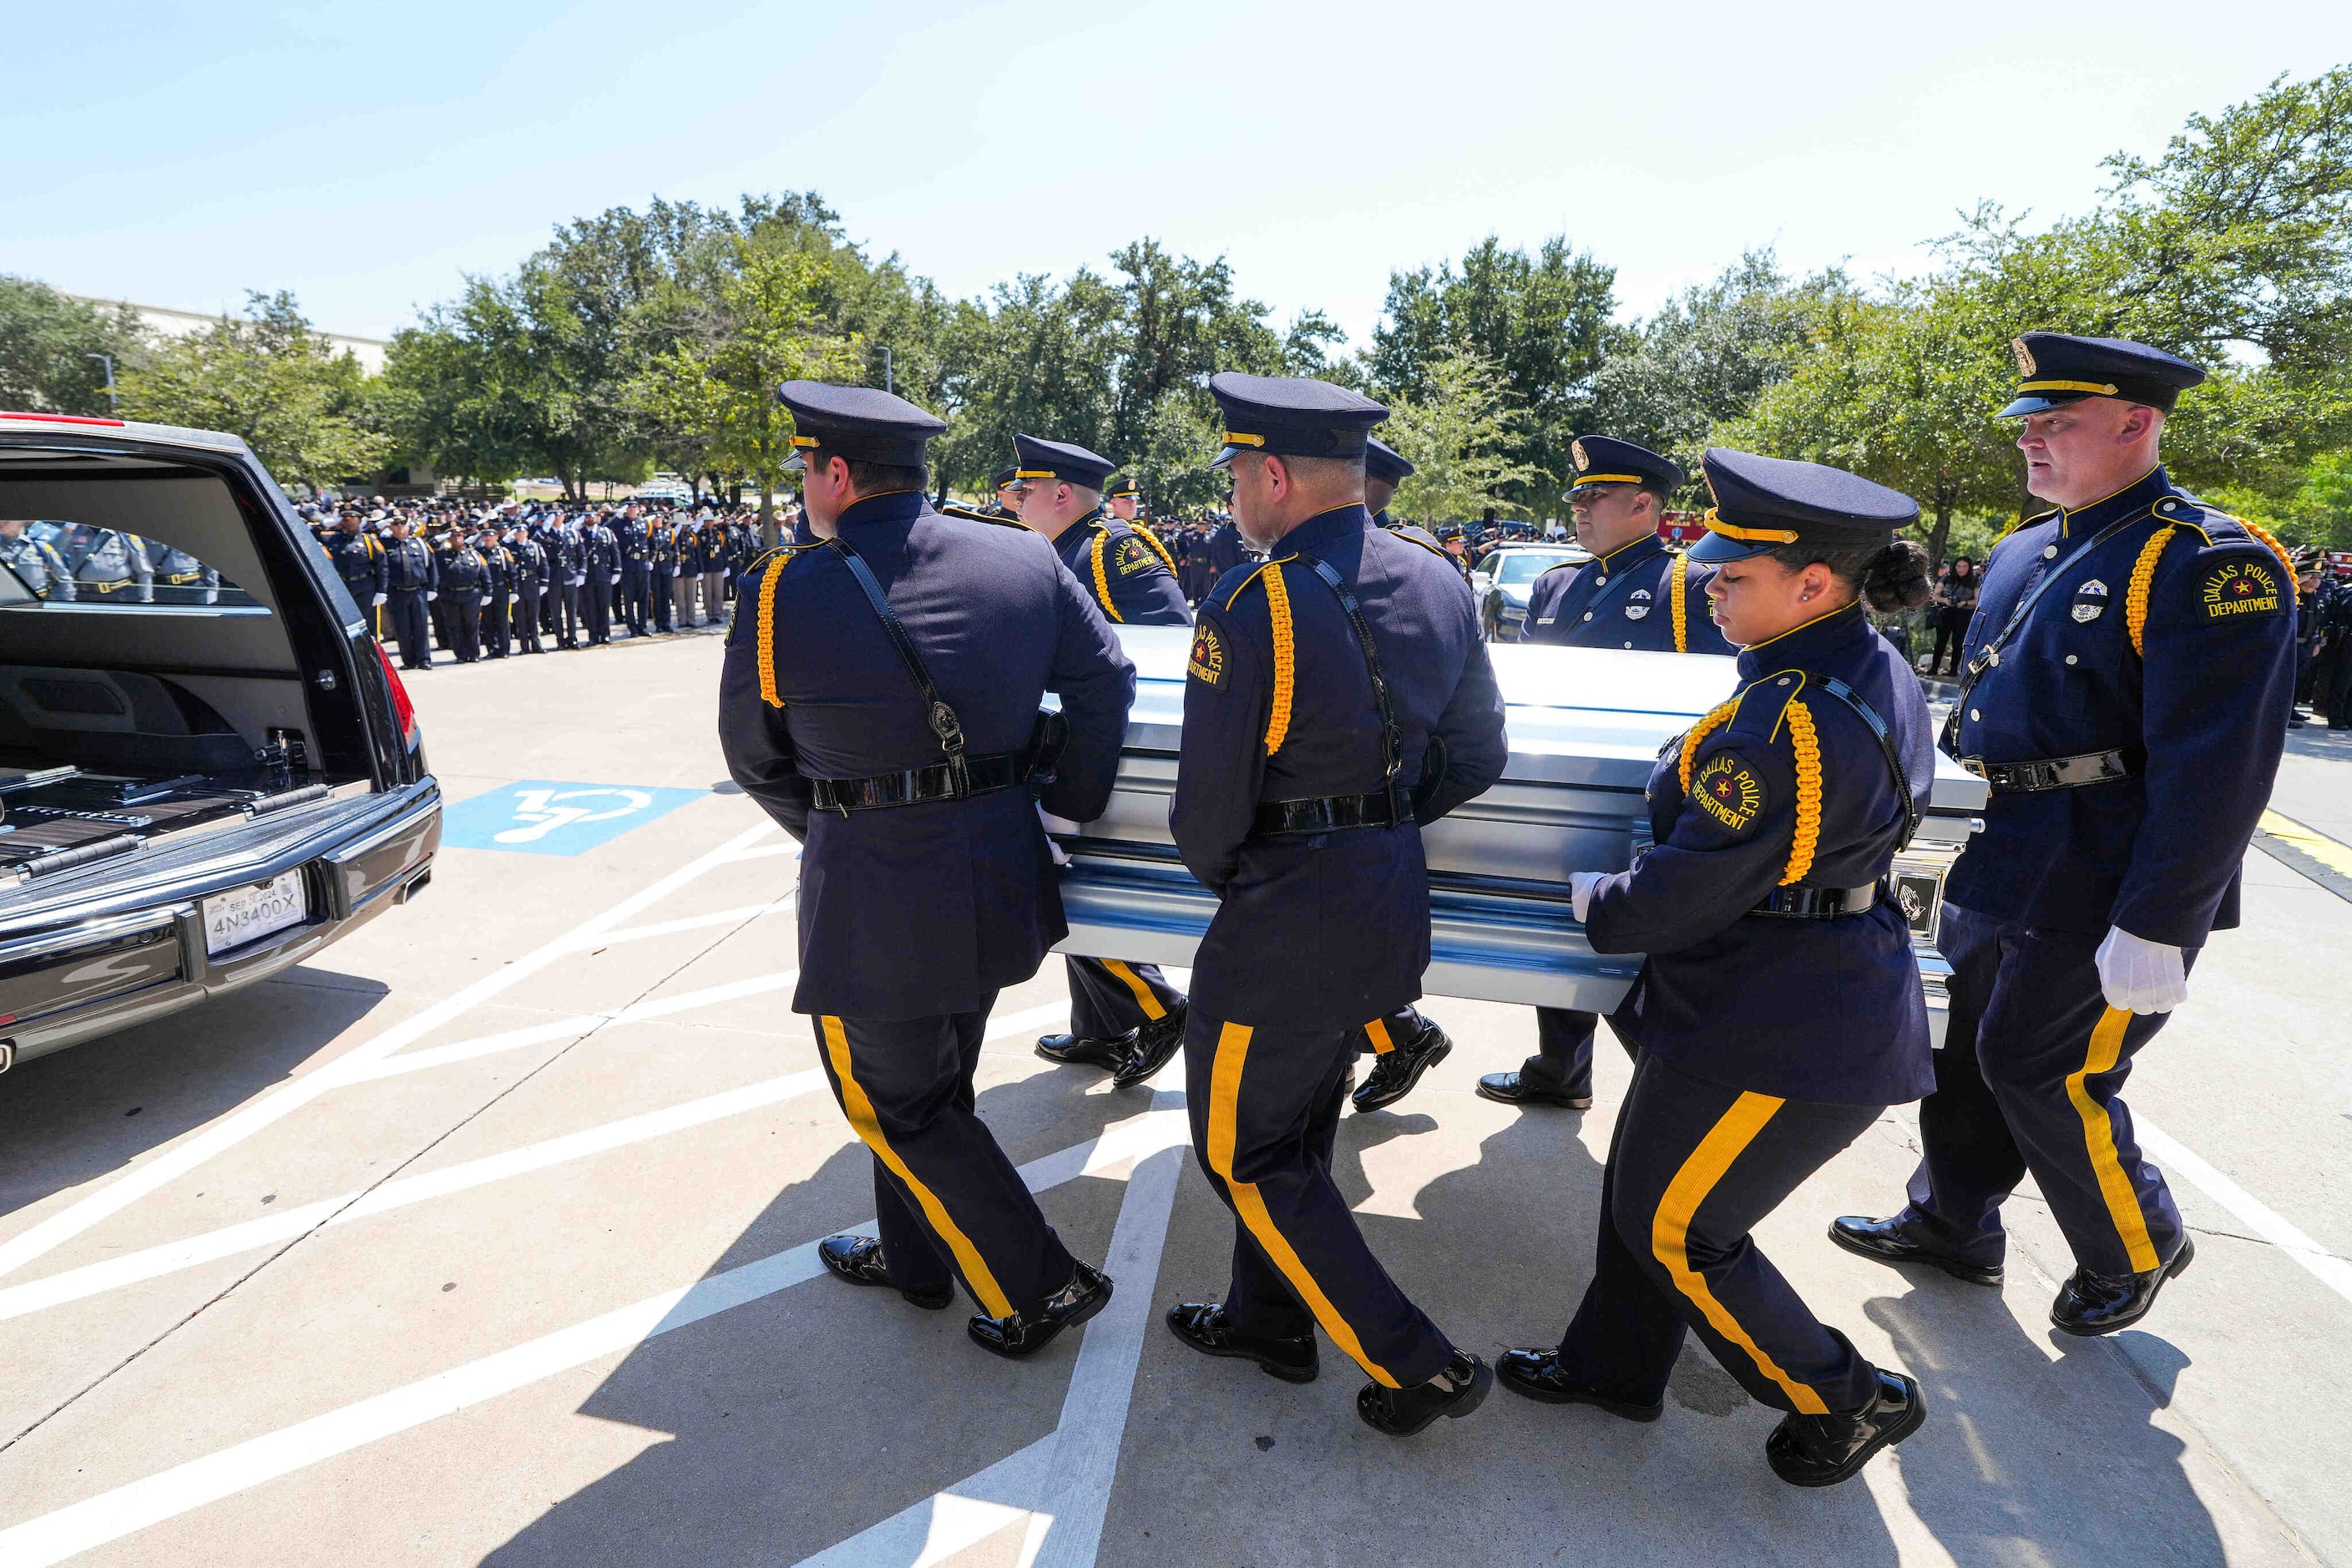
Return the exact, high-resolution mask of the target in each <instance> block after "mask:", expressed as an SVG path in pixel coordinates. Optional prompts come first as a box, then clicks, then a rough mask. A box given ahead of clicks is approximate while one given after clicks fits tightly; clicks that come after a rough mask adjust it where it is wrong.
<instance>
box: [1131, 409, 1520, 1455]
mask: <svg viewBox="0 0 2352 1568" xmlns="http://www.w3.org/2000/svg"><path fill="white" fill-rule="evenodd" d="M1209 390H1210V391H1211V392H1212V393H1213V395H1215V397H1216V399H1217V402H1218V404H1219V405H1220V407H1221V408H1222V410H1223V414H1224V417H1225V421H1226V434H1225V447H1224V449H1223V452H1222V453H1221V454H1220V455H1219V457H1218V458H1217V462H1218V464H1219V465H1220V466H1223V465H1227V464H1230V465H1231V467H1232V469H1233V484H1234V515H1235V516H1236V517H1237V518H1239V519H1240V520H1241V521H1242V523H1243V525H1244V528H1245V529H1246V530H1247V532H1248V534H1249V536H1250V538H1251V539H1252V541H1253V542H1256V543H1261V544H1264V545H1266V546H1268V547H1270V549H1271V552H1272V554H1271V559H1270V560H1269V561H1267V562H1266V563H1265V564H1263V565H1260V566H1244V567H1241V568H1238V569H1236V570H1234V571H1233V572H1230V573H1228V574H1226V575H1225V577H1224V579H1223V581H1222V582H1220V583H1219V584H1217V586H1216V588H1215V590H1214V591H1213V593H1212V594H1211V595H1210V597H1209V598H1208V600H1207V601H1206V602H1204V603H1203V604H1202V606H1201V613H1200V619H1199V621H1198V623H1197V625H1196V626H1195V627H1194V630H1193V634H1192V655H1191V658H1190V659H1189V661H1188V664H1187V673H1186V680H1185V684H1184V738H1183V752H1182V755H1181V759H1180V761H1179V763H1178V768H1177V780H1176V795H1175V800H1174V803H1173V805H1172V806H1171V812H1170V827H1171V830H1172V831H1173V834H1174V837H1175V839H1176V847H1177V848H1178V850H1179V851H1180V852H1181V854H1182V856H1183V858H1184V863H1185V865H1186V866H1188V867H1190V868H1191V869H1192V874H1193V875H1194V876H1195V877H1197V878H1199V879H1200V880H1201V882H1202V885H1203V886H1205V887H1207V888H1208V889H1209V890H1210V891H1211V892H1213V893H1214V894H1216V895H1217V899H1218V907H1217V912H1216V914H1215V916H1214V917H1213V919H1212V920H1211V921H1210V924H1209V930H1208V933H1207V935H1206V936H1205V937H1203V938H1202V942H1201V946H1200V952H1199V956H1198V958H1197V959H1196V960H1195V964H1194V968H1193V971H1192V1013H1191V1017H1190V1019H1189V1021H1188V1023H1187V1026H1186V1028H1185V1034H1184V1068H1185V1072H1184V1079H1185V1096H1186V1100H1187V1104H1188V1105H1189V1107H1190V1114H1191V1118H1192V1146H1193V1149H1194V1151H1195V1152H1196V1153H1197V1155H1198V1156H1199V1159H1200V1163H1201V1166H1202V1170H1203V1171H1205V1172H1206V1173H1208V1176H1209V1179H1210V1183H1211V1184H1212V1186H1213V1187H1214V1189H1215V1190H1216V1193H1217V1194H1218V1196H1219V1197H1220V1198H1222V1199H1223V1201H1224V1202H1225V1204H1226V1205H1227V1206H1228V1207H1230V1208H1231V1209H1232V1210H1233V1212H1234V1220H1235V1229H1234V1255H1233V1277H1232V1283H1231V1285H1230V1287H1229V1288H1228V1289H1227V1291H1226V1294H1225V1299H1224V1300H1223V1301H1222V1302H1186V1303H1182V1304H1180V1305H1178V1306H1176V1307H1174V1308H1172V1309H1171V1310H1170V1311H1169V1313H1168V1319H1167V1321H1168V1326H1169V1328H1170V1330H1171V1331H1173V1332H1174V1333H1175V1335H1176V1336H1177V1338H1179V1339H1180V1340H1181V1341H1183V1342H1185V1343H1186V1344H1189V1345H1191V1346H1192V1348H1194V1349H1195V1350H1199V1351H1201V1352H1203V1353H1206V1354H1209V1355H1219V1356H1235V1357H1240V1358H1242V1359H1244V1360H1248V1361H1253V1362H1255V1363H1257V1364H1258V1365H1259V1366H1261V1367H1262V1368H1264V1369H1265V1371H1266V1372H1268V1373H1272V1374H1273V1375H1275V1376H1276V1377H1280V1378H1284V1379H1286V1380H1288V1381H1291V1382H1294V1383H1305V1382H1307V1381H1308V1380H1310V1379H1311V1378H1313V1377H1314V1376H1315V1375H1316V1373H1317V1370H1318V1359H1317V1353H1316V1344H1315V1329H1316V1327H1317V1325H1318V1324H1320V1325H1321V1327H1322V1329H1323V1331H1324V1332H1326V1333H1327V1334H1328V1335H1329V1336H1330V1337H1331V1340H1332V1342H1334V1343H1335V1344H1337V1345H1338V1346H1339V1348H1340V1349H1341V1350H1342V1351H1344V1352H1346V1353H1347V1354H1348V1355H1349V1358H1350V1359H1352V1360H1354V1361H1355V1362H1356V1363H1358V1364H1359V1365H1360V1366H1362V1367H1363V1369H1364V1370H1365V1372H1366V1373H1370V1377H1371V1380H1372V1381H1371V1382H1370V1383H1369V1384H1366V1385H1365V1387H1364V1388H1363V1390H1362V1392H1361V1393H1360V1394H1359V1395H1358V1397H1357V1402H1356V1408H1357V1413H1358V1415H1360V1416H1361V1417H1362V1418H1363V1420H1364V1421H1365V1422H1366V1423H1367V1424H1369V1425H1370V1426H1373V1427H1375V1428H1377V1429H1378V1430H1380V1431H1382V1432H1386V1433H1390V1434H1392V1435H1396V1436H1403V1435H1405V1434H1409V1433H1412V1432H1417V1431H1419V1430H1421V1429H1422V1428H1423V1427H1424V1426H1428V1425H1429V1424H1430V1422H1432V1421H1433V1420H1435V1419H1436V1418H1437V1417H1438V1416H1439V1415H1450V1416H1460V1415H1467V1414H1469V1412H1470V1411H1471V1410H1473V1409H1475V1407H1476V1406H1477V1405H1478V1403H1479V1402H1480V1401H1481V1400H1482V1399H1484V1398H1485V1397H1486V1392H1487V1390H1488V1389H1489V1388H1490V1387H1491V1386H1492V1385H1493V1380H1494V1374H1493V1373H1492V1372H1491V1371H1490V1370H1489V1369H1488V1368H1487V1366H1486V1363H1484V1362H1482V1361H1480V1360H1479V1359H1478V1358H1477V1357H1476V1356H1474V1355H1471V1354H1469V1353H1468V1352H1463V1351H1457V1350H1456V1349H1455V1348H1454V1345H1453V1343H1452V1342H1450V1341H1448V1340H1447V1339H1446V1337H1445V1335H1444V1334H1443V1333H1442V1332H1440V1331H1438V1329H1437V1327H1436V1325H1434V1324H1433V1323H1432V1322H1431V1321H1429V1319H1428V1318H1427V1317H1425V1316H1424V1315H1423V1313H1422V1311H1421V1310H1420V1309H1419V1308H1417V1307H1415V1306H1414V1305H1413V1304H1412V1301H1410V1300H1407V1299H1406V1297H1405V1295H1404V1293H1403V1292H1402V1290H1400V1289H1398V1288H1397V1286H1396V1284H1395V1282H1394V1281H1393V1280H1391V1279H1390V1278H1389V1276H1388V1273H1387V1271H1386V1270H1385V1269H1383V1268H1381V1264H1380V1261H1379V1259H1377V1258H1374V1257H1373V1256H1372V1251H1371V1248H1370V1247H1369V1246H1368V1245H1367V1244H1366V1243H1365V1240H1364V1237H1363V1233H1362V1232H1361V1231H1360V1230H1359V1229H1358V1228H1357V1226H1356V1221H1355V1216H1354V1215H1352V1214H1350V1213H1349V1207H1348V1201H1347V1199H1346V1198H1345V1197H1344V1196H1342V1195H1341V1194H1340V1192H1339V1188H1338V1186H1337V1185H1336V1184H1334V1183H1333V1181H1332V1179H1331V1170H1330V1162H1331V1149H1332V1143H1333V1140H1334V1138H1335V1136H1336V1134H1337V1131H1338V1127H1339V1111H1340V1106H1341V1102H1342V1101H1343V1100H1345V1098H1346V1096H1347V1091H1348V1086H1349V1080H1350V1079H1351V1078H1352V1076H1353V1069H1354V1062H1355V1057H1356V1052H1357V1040H1358V1031H1359V1030H1360V1028H1361V1027H1362V1026H1363V1021H1364V1020H1365V1019H1367V1018H1379V1017H1383V1016H1388V1015H1390V1014H1392V1013H1394V1012H1396V1011H1397V1010H1398V1009H1399V1008H1401V1007H1402V1006H1403V1005H1405V1004H1406V1003H1408V1002H1410V1001H1412V999H1413V998H1414V997H1416V996H1418V995H1419V994H1420V992H1421V973H1422V971H1423V969H1424V968H1426V967H1427V965H1428V963H1429V871H1428V866H1427V864H1426V862H1425V861H1424V859H1423V854H1422V845H1421V826H1420V825H1421V824H1423V823H1428V822H1433V821H1435V820H1436V819H1437V818H1439V817H1440V816H1444V814H1445V813H1446V812H1448V811H1449V810H1451V809H1453V807H1454V806H1455V805H1459V804H1461V803H1462V802H1463V801H1465V800H1468V799H1470V798H1471V797H1472V796H1474V795H1478V794H1479V793H1480V792H1482V791H1484V790H1485V789H1486V787H1487V786H1488V785H1489V784H1493V783H1494V781H1495V780H1496V778H1497V777H1499V776H1500V775H1501V773H1502V771H1503V763H1504V760H1505V757H1506V755H1507V746H1506V743H1505V741H1504V737H1503V702H1502V697H1501V694H1500V692H1499V691H1498V690H1497V689H1496V684H1495V677H1494V671H1493V669H1492V668H1490V667H1489V666H1488V664H1487V661H1486V647H1485V645H1484V644H1482V643H1481V642H1480V641H1479V640H1478V627H1477V617H1476V616H1475V614H1474V612H1473V610H1472V608H1471V604H1470V600H1469V597H1468V596H1467V595H1465V594H1464V593H1463V592H1462V589H1461V585H1460V584H1459V583H1458V582H1456V581H1454V578H1453V574H1452V573H1451V572H1450V571H1449V570H1448V569H1447V568H1446V566H1445V563H1444V562H1442V561H1439V560H1437V559H1436V558H1435V557H1433V556H1432V555H1431V554H1430V553H1429V552H1427V551H1426V550H1423V548H1421V546H1419V545H1417V544H1413V543H1411V542H1407V541H1405V540H1402V539H1398V538H1396V537H1394V536H1393V535H1391V534H1389V533H1386V532H1383V531H1381V530H1379V529H1376V528H1374V527H1372V526H1371V517H1370V513H1369V512H1368V511H1366V510H1365V508H1364V504H1363V497H1364V490H1363V472H1364V470H1363V460H1364V440H1365V437H1366V436H1367V435H1368V434H1369V433H1370V429H1371V426H1373V425H1374V424H1375V423H1377V422H1378V421H1379V420H1381V418H1383V417H1385V416H1386V415H1387V412H1388V411H1387V410H1386V409H1384V408H1382V407H1381V405H1379V404H1377V403H1374V402H1372V401H1371V400H1370V399H1369V398H1365V397H1362V396H1360V395H1357V394H1355V393H1353V392H1349V391H1347V390H1346V389H1344V388H1341V387H1338V386H1333V385H1330V384H1328V383H1324V382H1319V381H1307V380H1295V379H1276V378H1268V377H1265V376H1255V375H1240V374H1233V373H1230V372H1224V373H1220V374H1216V375H1213V376H1212V377H1210V379H1209Z"/></svg>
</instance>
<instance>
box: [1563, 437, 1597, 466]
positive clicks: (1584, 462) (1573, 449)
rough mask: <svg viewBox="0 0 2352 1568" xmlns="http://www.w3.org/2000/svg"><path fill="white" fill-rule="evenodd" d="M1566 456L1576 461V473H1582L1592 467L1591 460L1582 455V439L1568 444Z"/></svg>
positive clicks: (1579, 438)
mask: <svg viewBox="0 0 2352 1568" xmlns="http://www.w3.org/2000/svg"><path fill="white" fill-rule="evenodd" d="M1568 455H1569V456H1570V457H1571V458H1575V459H1576V471H1577V472H1578V473H1583V472H1584V471H1585V470H1586V469H1588V468H1591V467H1592V459H1591V458H1588V457H1586V456H1585V455H1584V439H1583V437H1578V438H1577V439H1575V440H1573V441H1570V443H1569V444H1568Z"/></svg>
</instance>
